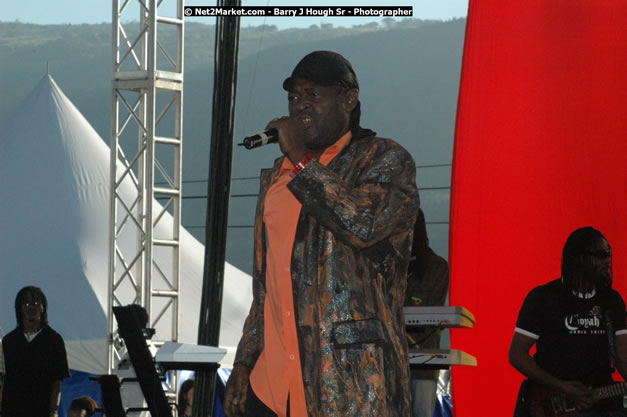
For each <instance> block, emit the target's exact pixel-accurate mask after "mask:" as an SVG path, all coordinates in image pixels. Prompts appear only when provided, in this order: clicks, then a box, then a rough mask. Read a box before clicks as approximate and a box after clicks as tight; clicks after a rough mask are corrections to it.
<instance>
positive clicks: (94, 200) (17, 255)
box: [0, 75, 251, 373]
mask: <svg viewBox="0 0 627 417" xmlns="http://www.w3.org/2000/svg"><path fill="white" fill-rule="evenodd" d="M109 159H110V152H109V146H108V145H107V144H105V142H104V141H103V140H102V139H101V138H100V137H99V136H98V134H97V133H96V131H95V130H94V129H93V128H92V127H91V126H90V125H89V123H88V122H87V120H86V119H85V118H84V117H83V116H82V115H81V114H80V112H79V111H78V110H77V109H76V107H74V105H73V104H72V103H71V102H70V100H69V99H68V98H67V97H66V96H65V95H64V94H63V92H62V91H61V90H60V89H59V87H58V86H57V84H56V83H55V82H54V80H53V79H52V78H51V77H50V76H49V75H46V76H44V78H43V79H42V80H41V81H40V82H39V84H38V85H37V86H36V87H35V88H34V90H33V91H32V92H31V93H30V94H29V95H28V96H27V97H26V99H25V100H24V101H23V102H22V103H21V104H20V105H19V106H18V107H17V109H16V110H15V111H14V113H12V114H11V115H10V116H9V117H8V118H7V119H6V120H5V122H4V123H3V124H2V125H0V329H1V330H2V331H3V332H4V333H7V332H8V331H10V330H11V329H13V328H14V327H15V325H16V321H15V310H14V300H15V295H16V294H17V292H18V291H19V289H20V288H22V287H24V286H26V285H35V286H39V287H41V288H42V289H43V291H44V292H45V293H46V296H47V298H48V305H49V316H48V318H49V322H50V325H51V326H52V327H53V328H54V329H55V330H57V331H58V332H59V333H60V334H61V335H62V336H63V338H64V339H65V342H66V348H67V351H68V359H69V362H70V368H72V369H75V370H79V371H83V372H90V373H103V372H105V370H106V357H107V356H106V333H107V324H106V323H107V322H106V306H107V293H108V278H107V271H108V241H109V238H108V231H109V226H108V224H109V214H108V210H109ZM154 204H157V203H156V202H155V203H154ZM166 215H168V214H166ZM170 221H171V220H170ZM203 258H204V248H203V246H202V245H201V244H200V243H199V242H198V241H197V240H196V239H195V238H194V237H193V236H191V235H190V234H189V233H188V232H187V231H185V230H182V234H181V311H180V325H179V341H181V342H185V343H196V340H197V332H198V318H199V313H200V311H199V310H200V296H201V288H202V270H203ZM250 287H251V278H250V276H249V275H247V274H245V273H244V272H242V271H240V270H238V269H237V268H235V267H233V266H232V265H229V264H226V265H225V288H224V297H223V300H224V301H223V307H222V323H221V333H220V344H221V346H223V347H227V348H234V347H235V346H236V345H237V342H238V340H239V337H240V336H241V330H242V326H243V321H244V319H245V317H246V314H247V312H248V308H249V306H250V302H251V290H250ZM0 337H1V334H0ZM229 351H230V353H231V354H230V355H227V358H225V360H224V361H223V364H224V365H228V364H229V360H232V352H233V349H229Z"/></svg>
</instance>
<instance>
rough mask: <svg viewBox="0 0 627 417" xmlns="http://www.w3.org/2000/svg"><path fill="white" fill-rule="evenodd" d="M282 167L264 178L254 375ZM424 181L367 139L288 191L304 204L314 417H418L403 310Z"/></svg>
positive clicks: (299, 277)
mask: <svg viewBox="0 0 627 417" xmlns="http://www.w3.org/2000/svg"><path fill="white" fill-rule="evenodd" d="M282 162H283V157H281V158H279V159H277V160H276V161H275V164H274V167H273V168H272V169H268V170H262V172H261V189H260V193H259V200H258V203H257V212H256V213H257V214H256V220H255V229H254V239H255V253H254V266H253V303H252V306H251V309H250V312H249V316H248V318H247V319H246V322H245V325H244V332H243V336H242V339H241V340H240V343H239V345H238V348H237V354H236V358H235V363H243V364H246V365H248V366H250V367H252V366H254V364H255V361H256V360H257V358H258V357H259V355H260V353H261V351H262V350H263V345H264V339H263V323H264V322H263V306H264V297H265V286H264V284H265V283H264V279H265V270H266V266H265V261H266V248H265V244H266V241H265V230H264V224H263V210H264V198H265V194H266V192H267V191H268V189H269V188H270V185H271V184H272V182H273V181H274V180H275V179H276V177H277V175H278V173H279V171H280V167H281V164H282ZM415 178H416V168H415V164H414V161H413V159H412V157H411V155H409V153H408V152H407V151H406V150H405V149H403V148H402V147H401V146H400V145H398V144H397V143H396V142H394V141H392V140H389V139H382V138H378V137H375V134H374V132H372V131H369V130H363V129H362V130H360V131H358V132H357V133H356V134H353V139H352V140H351V141H350V143H349V144H348V145H347V146H346V148H344V149H343V150H342V152H341V153H340V154H339V155H338V156H336V157H335V158H334V159H333V160H332V161H331V162H330V163H329V165H328V166H327V167H324V166H323V165H321V164H319V163H318V162H316V161H312V162H310V163H309V164H308V165H307V167H306V168H305V169H304V170H303V171H302V172H301V173H300V174H298V175H297V176H296V177H295V178H294V179H293V180H292V181H291V182H290V183H289V184H288V188H289V189H290V190H291V192H292V193H293V194H294V195H295V196H296V198H297V199H298V200H299V201H300V202H301V203H302V210H301V213H300V217H299V220H298V225H297V230H296V236H295V241H294V249H293V252H292V268H291V273H292V282H293V294H294V306H295V309H296V311H295V313H296V317H295V318H296V323H297V333H298V340H299V348H300V357H301V365H302V370H303V371H302V374H303V381H304V385H305V396H306V400H307V408H308V412H309V416H310V417H315V416H355V417H357V416H359V417H365V416H373V417H374V416H376V417H386V416H402V417H406V416H410V415H411V407H410V402H411V401H410V398H411V397H410V390H409V385H410V382H409V366H408V360H407V341H406V337H405V325H404V320H403V315H402V307H403V302H404V295H405V286H406V272H407V265H408V262H409V255H410V247H411V242H412V233H413V229H414V222H415V219H416V213H417V212H418V208H419V199H418V191H417V188H416V180H415Z"/></svg>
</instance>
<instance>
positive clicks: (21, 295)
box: [15, 286, 48, 327]
mask: <svg viewBox="0 0 627 417" xmlns="http://www.w3.org/2000/svg"><path fill="white" fill-rule="evenodd" d="M28 295H30V299H31V300H32V301H37V302H39V303H41V304H42V305H43V306H44V311H43V312H42V313H41V325H42V326H45V325H47V324H48V300H46V295H45V294H44V292H43V291H42V290H41V288H39V287H34V286H28V287H24V288H22V289H21V290H20V291H19V292H18V293H17V296H16V297H15V317H16V319H17V327H24V317H23V315H22V305H24V303H25V302H26V301H27V298H28Z"/></svg>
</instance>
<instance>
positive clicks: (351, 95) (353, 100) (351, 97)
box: [344, 88, 359, 113]
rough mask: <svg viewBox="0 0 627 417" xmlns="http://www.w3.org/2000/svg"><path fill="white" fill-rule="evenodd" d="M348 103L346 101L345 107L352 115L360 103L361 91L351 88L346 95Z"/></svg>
mask: <svg viewBox="0 0 627 417" xmlns="http://www.w3.org/2000/svg"><path fill="white" fill-rule="evenodd" d="M345 96H346V101H344V106H345V108H346V111H347V112H348V113H351V112H352V111H353V110H354V109H355V106H357V102H358V101H359V90H358V89H356V88H351V89H350V90H348V91H347V92H346V93H345Z"/></svg>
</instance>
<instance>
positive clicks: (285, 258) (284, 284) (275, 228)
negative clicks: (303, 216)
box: [250, 131, 351, 417]
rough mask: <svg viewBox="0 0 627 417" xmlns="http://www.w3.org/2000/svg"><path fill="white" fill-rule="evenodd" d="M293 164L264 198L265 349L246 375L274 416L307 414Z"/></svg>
mask: <svg viewBox="0 0 627 417" xmlns="http://www.w3.org/2000/svg"><path fill="white" fill-rule="evenodd" d="M350 139H351V133H350V131H349V132H348V133H346V134H345V135H344V136H342V137H341V138H340V139H338V141H337V142H335V144H333V145H332V146H330V147H328V148H327V149H326V150H325V151H324V153H323V154H322V155H321V156H320V163H321V164H322V165H324V166H326V165H328V164H329V162H331V160H332V159H333V158H335V156H336V155H337V154H339V153H340V151H341V150H342V149H344V147H345V146H346V145H347V144H348V142H350ZM293 169H294V165H293V164H292V162H291V161H290V160H289V158H285V160H284V162H283V165H282V166H281V172H280V174H279V177H278V178H277V180H276V181H275V183H274V184H272V186H271V187H270V189H269V190H268V192H267V194H266V199H265V203H264V214H263V221H264V223H265V226H266V231H267V237H268V248H267V254H266V299H265V303H264V350H263V351H262V352H261V355H260V356H259V359H257V362H256V363H255V367H254V369H253V371H252V373H251V374H250V383H251V384H252V388H253V391H255V395H257V397H259V399H260V400H261V401H263V403H264V404H266V405H267V406H268V407H269V408H270V409H272V410H273V411H274V412H275V413H277V415H278V416H279V417H285V416H286V415H287V398H288V395H289V399H290V415H291V416H292V417H301V416H306V415H307V406H306V402H305V390H304V386H303V379H302V372H301V365H300V354H299V350H298V336H297V334H296V321H295V320H294V297H293V294H292V275H291V260H292V249H293V246H294V237H295V235H296V226H297V223H298V217H299V215H300V210H301V207H302V205H301V203H300V202H299V201H298V200H297V199H296V197H294V195H293V194H292V192H291V191H290V190H289V189H288V188H287V184H288V183H289V182H290V181H291V180H292V177H291V176H290V172H291V171H292V170H293Z"/></svg>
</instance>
